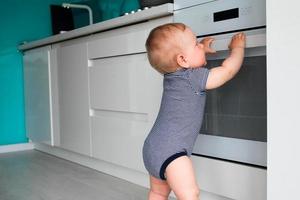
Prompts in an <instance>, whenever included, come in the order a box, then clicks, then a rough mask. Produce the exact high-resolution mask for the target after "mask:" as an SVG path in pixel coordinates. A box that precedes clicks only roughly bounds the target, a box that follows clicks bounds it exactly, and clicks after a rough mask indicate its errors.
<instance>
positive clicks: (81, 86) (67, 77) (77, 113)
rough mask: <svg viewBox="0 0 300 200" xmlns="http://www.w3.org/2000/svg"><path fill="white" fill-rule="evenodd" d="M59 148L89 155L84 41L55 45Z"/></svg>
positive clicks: (71, 41) (87, 91)
mask: <svg viewBox="0 0 300 200" xmlns="http://www.w3.org/2000/svg"><path fill="white" fill-rule="evenodd" d="M57 63H58V68H57V74H58V94H59V115H60V116H59V119H60V121H59V122H60V123H59V124H60V147H61V148H64V149H67V150H70V151H73V152H76V153H80V154H84V155H90V147H91V145H90V138H91V137H90V120H89V90H88V59H87V43H86V39H85V38H81V39H78V40H70V41H66V42H63V43H60V44H59V45H57Z"/></svg>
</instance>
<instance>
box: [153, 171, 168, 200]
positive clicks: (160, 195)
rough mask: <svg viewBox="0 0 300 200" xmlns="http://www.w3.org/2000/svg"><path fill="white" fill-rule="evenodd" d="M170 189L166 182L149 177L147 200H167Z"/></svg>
mask: <svg viewBox="0 0 300 200" xmlns="http://www.w3.org/2000/svg"><path fill="white" fill-rule="evenodd" d="M170 192H171V188H170V186H169V185H168V183H167V182H166V181H163V180H160V179H158V178H155V177H154V176H151V175H150V191H149V200H167V199H168V196H169V194H170Z"/></svg>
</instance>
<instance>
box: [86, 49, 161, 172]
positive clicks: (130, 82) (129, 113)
mask: <svg viewBox="0 0 300 200" xmlns="http://www.w3.org/2000/svg"><path fill="white" fill-rule="evenodd" d="M89 77H90V102H91V130H92V155H93V157H95V158H98V159H101V160H105V161H108V162H111V163H115V164H118V165H121V166H124V167H127V168H130V169H135V170H139V171H144V166H143V160H142V147H143V142H144V140H145V138H146V136H147V134H148V132H149V131H150V129H151V127H152V125H153V123H154V121H155V118H156V115H157V112H158V108H159V105H160V98H161V95H162V75H160V74H159V73H158V72H156V71H155V70H154V69H153V68H152V67H151V66H150V64H149V62H148V59H147V55H146V53H142V54H133V55H128V56H118V57H111V58H103V59H97V60H93V61H91V67H90V68H89Z"/></svg>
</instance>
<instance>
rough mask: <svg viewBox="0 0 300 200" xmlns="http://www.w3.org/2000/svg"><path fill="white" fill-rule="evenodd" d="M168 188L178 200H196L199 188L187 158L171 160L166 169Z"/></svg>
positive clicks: (189, 160) (191, 165)
mask: <svg viewBox="0 0 300 200" xmlns="http://www.w3.org/2000/svg"><path fill="white" fill-rule="evenodd" d="M165 174H166V178H167V182H168V184H169V186H170V187H171V189H172V190H173V191H174V193H175V195H176V197H177V198H178V199H179V200H198V199H199V193H200V190H199V187H198V185H197V181H196V178H195V173H194V168H193V164H192V161H191V159H190V158H189V157H187V156H181V157H179V158H176V159H175V160H173V161H172V162H171V163H170V164H169V165H168V167H167V168H166V173H165Z"/></svg>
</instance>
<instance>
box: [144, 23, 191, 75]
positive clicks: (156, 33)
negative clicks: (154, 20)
mask: <svg viewBox="0 0 300 200" xmlns="http://www.w3.org/2000/svg"><path fill="white" fill-rule="evenodd" d="M185 29H186V26H185V25H184V24H182V23H169V24H164V25H161V26H158V27H156V28H154V29H153V30H152V31H151V32H150V34H149V36H148V38H147V41H146V49H147V55H148V59H149V62H150V64H151V65H152V66H153V67H154V68H155V69H156V70H157V71H159V72H160V73H162V74H165V73H170V72H174V71H176V70H177V69H178V67H179V65H178V64H177V61H176V59H177V58H176V56H177V54H178V53H179V52H180V51H181V50H182V45H181V41H180V38H179V37H178V34H181V33H183V32H184V30H185Z"/></svg>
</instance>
